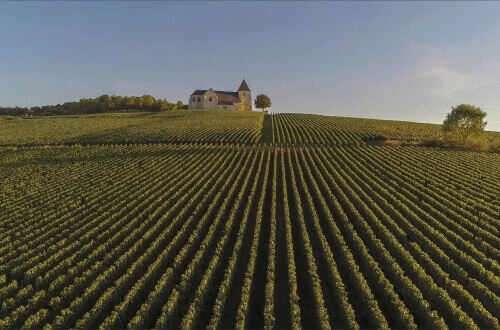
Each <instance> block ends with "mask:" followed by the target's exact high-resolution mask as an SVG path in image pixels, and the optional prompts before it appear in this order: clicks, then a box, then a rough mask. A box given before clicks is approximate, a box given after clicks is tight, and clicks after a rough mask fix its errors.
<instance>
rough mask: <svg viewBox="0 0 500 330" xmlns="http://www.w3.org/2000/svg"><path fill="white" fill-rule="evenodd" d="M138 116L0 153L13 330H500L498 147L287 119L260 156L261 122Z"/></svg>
mask: <svg viewBox="0 0 500 330" xmlns="http://www.w3.org/2000/svg"><path fill="white" fill-rule="evenodd" d="M134 115H135V116H132V114H127V115H110V116H109V117H106V116H102V115H98V116H88V117H86V118H83V117H81V118H77V117H57V118H42V119H38V118H37V119H33V120H21V119H19V120H16V121H17V122H19V123H18V124H20V123H24V122H37V121H38V120H44V121H40V122H42V123H44V124H45V125H47V126H49V127H50V128H51V129H47V130H43V134H41V135H38V136H37V138H39V139H46V140H47V139H48V137H50V139H53V140H52V141H61V140H64V139H68V140H74V141H77V140H78V139H77V138H78V135H77V134H75V135H70V134H72V132H70V131H68V132H65V131H63V132H62V133H60V136H59V137H58V138H59V139H61V140H57V138H56V137H55V136H53V135H51V133H50V131H51V130H53V129H55V127H58V126H50V125H51V123H50V121H57V120H59V119H61V120H63V122H64V123H65V124H66V125H71V124H69V122H70V121H69V118H72V119H73V120H74V121H75V122H76V123H77V124H78V125H79V126H86V125H83V124H82V123H85V120H88V122H89V123H90V125H93V126H95V127H97V128H95V131H84V132H83V133H85V134H83V135H84V136H86V135H88V136H91V137H88V136H87V137H86V139H87V140H84V139H82V140H79V141H87V142H90V141H93V142H94V143H84V142H81V143H79V144H74V145H73V144H72V145H68V146H66V145H64V144H54V145H41V146H36V145H32V146H28V145H21V144H19V145H18V147H16V148H9V149H7V148H5V149H3V150H2V153H1V157H0V180H1V182H2V184H1V185H0V302H1V306H0V328H22V327H25V328H47V329H48V328H92V329H94V328H96V329H97V328H106V329H108V328H112V329H115V328H116V329H121V328H153V327H158V328H165V327H168V328H210V329H218V328H267V329H271V328H302V327H304V328H349V329H351V328H352V329H356V328H403V329H415V328H432V329H434V328H438V329H440V328H485V329H498V328H500V324H499V321H500V320H499V318H498V315H500V264H499V263H498V260H500V227H499V226H498V221H499V220H500V204H499V199H498V191H500V172H499V167H498V164H499V163H500V155H499V154H494V153H474V152H469V151H456V150H449V149H448V150H445V149H438V148H417V147H398V148H391V147H370V146H367V145H366V144H364V139H363V138H364V137H366V136H371V135H368V132H371V133H370V134H373V135H372V136H376V134H377V125H375V124H374V122H371V121H365V120H362V121H360V124H359V125H360V126H362V128H358V130H355V129H356V127H355V124H354V120H353V119H345V118H344V119H341V118H334V119H332V118H324V117H319V116H306V115H302V116H301V115H276V116H275V115H273V116H271V117H272V118H271V119H272V122H271V125H269V126H268V127H267V129H269V130H272V132H273V134H272V136H271V137H270V138H269V141H267V142H268V144H266V145H257V144H244V143H242V142H241V141H246V139H249V138H250V139H253V140H252V141H254V142H255V143H256V141H258V137H259V134H261V133H260V132H261V127H260V126H259V125H260V124H262V121H263V120H262V114H252V113H240V112H234V113H231V114H229V113H227V112H223V111H221V112H209V111H207V112H204V111H201V112H200V111H194V112H190V111H185V112H184V111H176V112H173V113H169V114H134ZM226 116H229V117H226ZM224 118H226V119H224ZM227 118H230V120H229V119H227ZM321 118H324V120H321ZM108 119H109V121H108ZM99 121H102V122H105V125H103V126H102V127H99V126H98V122H99ZM158 121H160V122H161V124H160V125H158V126H155V125H156V124H155V123H156V122H158ZM111 122H118V123H121V124H122V125H123V127H122V130H120V127H119V124H116V126H110V125H112V124H111ZM169 123H170V124H169ZM2 124H5V123H2ZM78 125H75V126H72V128H73V130H77V127H78ZM334 125H337V126H334ZM401 125H403V126H404V127H407V128H409V129H411V128H415V127H417V128H418V126H412V125H409V124H407V123H406V124H401ZM405 125H406V126H405ZM106 126H107V128H106V129H105V127H106ZM162 126H163V127H166V128H165V130H167V131H170V133H172V132H174V133H175V134H177V135H175V134H174V133H172V134H173V135H165V136H164V139H163V140H162V139H159V140H158V141H160V142H157V141H156V140H153V139H152V138H151V137H152V136H155V134H158V133H159V132H160V130H159V127H162ZM203 126H205V128H206V127H207V126H208V128H207V129H206V130H204V129H203ZM332 126H333V127H332ZM381 126H383V127H379V131H378V132H381V131H385V132H387V133H391V132H393V133H391V134H401V133H400V132H399V133H398V132H397V129H394V130H391V129H390V128H389V126H390V125H385V124H383V125H382V124H381ZM403 126H401V127H403ZM5 127H10V126H5ZM37 127H43V125H41V126H23V128H24V129H26V128H30V130H29V132H32V134H35V133H36V130H37V129H36V128H37ZM111 127H112V128H111ZM186 127H187V128H186ZM148 128H149V129H150V131H148ZM85 129H86V128H83V127H82V130H85ZM156 130H158V131H156ZM114 131H120V132H127V131H128V133H123V134H124V135H123V136H119V135H115V137H114V138H116V137H117V136H119V137H120V139H123V140H120V139H118V138H117V139H116V140H113V139H111V138H110V139H106V138H105V136H106V132H107V134H110V135H112V133H113V132H114ZM11 132H16V133H15V134H18V135H19V136H24V138H26V136H27V135H26V134H27V133H25V132H24V131H21V130H19V131H11ZM91 132H93V134H91ZM148 132H149V133H148ZM80 133H82V132H80ZM23 134H25V135H23ZM126 134H129V135H126ZM165 134H166V133H165ZM278 134H279V135H278ZM364 134H366V135H364ZM421 134H426V133H421ZM68 135H69V137H68ZM181 135H184V136H185V138H186V140H185V141H179V140H176V138H177V137H179V136H181ZM19 136H17V139H18V140H15V139H14V140H15V141H21V140H20V137H19ZM125 137H126V138H127V139H128V141H130V142H129V143H118V142H116V141H125ZM3 138H5V137H3ZM169 139H171V140H169ZM96 141H97V142H99V141H102V143H95V142H96ZM110 141H111V142H110ZM271 141H275V142H274V143H271ZM276 141H278V142H276ZM333 143H336V144H335V145H333Z"/></svg>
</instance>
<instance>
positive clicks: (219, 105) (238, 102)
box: [188, 79, 252, 111]
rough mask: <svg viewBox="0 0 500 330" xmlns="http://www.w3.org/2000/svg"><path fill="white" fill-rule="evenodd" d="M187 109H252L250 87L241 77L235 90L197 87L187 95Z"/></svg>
mask: <svg viewBox="0 0 500 330" xmlns="http://www.w3.org/2000/svg"><path fill="white" fill-rule="evenodd" d="M188 109H192V110H226V109H227V110H243V111H252V96H251V94H250V88H248V85H247V83H246V81H245V79H243V81H242V82H241V84H240V87H239V88H238V90H237V91H236V92H226V91H214V90H213V89H212V88H209V89H197V90H195V91H194V93H193V94H191V96H190V97H189V104H188Z"/></svg>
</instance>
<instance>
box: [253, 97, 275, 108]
mask: <svg viewBox="0 0 500 330" xmlns="http://www.w3.org/2000/svg"><path fill="white" fill-rule="evenodd" d="M254 105H255V107H256V108H257V109H262V111H265V110H266V109H267V108H270V107H271V99H270V98H269V96H267V95H265V94H259V95H257V97H256V98H255V101H254Z"/></svg>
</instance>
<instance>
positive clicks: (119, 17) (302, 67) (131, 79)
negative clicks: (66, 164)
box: [0, 1, 500, 131]
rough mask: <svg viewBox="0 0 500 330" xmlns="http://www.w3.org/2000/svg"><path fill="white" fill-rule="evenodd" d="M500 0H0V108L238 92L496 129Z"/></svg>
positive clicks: (288, 106) (311, 109) (354, 112)
mask: <svg viewBox="0 0 500 330" xmlns="http://www.w3.org/2000/svg"><path fill="white" fill-rule="evenodd" d="M498 13H500V2H448V1H442V2H430V1H425V2H419V1H411V2H396V1H388V2H381V1H366V2H364V1H361V2H340V1H332V2H328V1H319V2H298V1H290V2H286V1H276V2H264V1H248V2H243V1H242V2H236V1H235V2H230V1H219V2H194V1H192V2H166V1H152V2H132V1H123V2H121V1H109V2H98V1H89V2H70V1H68V2H62V1H55V2H35V1H33V2H0V45H1V46H0V105H2V106H15V105H18V106H34V105H45V104H57V103H63V102H66V101H75V100H79V99H80V98H84V97H97V96H99V95H102V94H115V95H143V94H150V95H153V96H155V97H156V98H166V99H167V100H169V101H172V102H176V101H177V100H182V101H183V102H187V100H188V97H189V94H191V93H192V92H193V91H194V90H195V89H207V88H209V87H212V88H214V89H219V90H236V89H237V87H238V86H239V84H240V82H241V79H242V76H243V70H244V75H245V80H246V81H247V82H248V85H249V86H250V89H251V90H252V93H253V94H254V95H257V94H258V93H264V94H267V95H268V96H269V97H270V98H271V100H272V102H273V107H272V109H271V111H272V112H301V113H318V114H324V115H338V116H350V117H368V118H380V119H396V120H408V121H418V122H433V123H440V122H442V121H443V120H444V118H445V116H446V113H447V112H449V111H450V108H451V106H455V105H458V104H461V103H470V104H474V105H477V106H479V107H481V108H482V109H484V110H485V111H486V112H487V113H488V117H487V120H488V121H489V125H488V127H487V129H490V130H497V131H500V20H498Z"/></svg>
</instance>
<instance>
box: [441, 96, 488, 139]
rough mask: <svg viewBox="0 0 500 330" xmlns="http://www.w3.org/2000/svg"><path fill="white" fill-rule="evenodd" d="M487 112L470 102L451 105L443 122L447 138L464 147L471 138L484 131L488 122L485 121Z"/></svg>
mask: <svg viewBox="0 0 500 330" xmlns="http://www.w3.org/2000/svg"><path fill="white" fill-rule="evenodd" d="M485 117H486V112H484V111H483V110H481V108H479V107H476V106H474V105H470V104H460V105H457V106H456V107H451V112H450V113H448V114H447V115H446V119H445V120H444V122H443V127H442V129H443V133H444V137H445V140H446V141H448V142H451V143H459V144H460V146H461V147H462V148H465V147H466V146H467V141H468V140H469V138H471V137H474V136H479V135H480V134H481V133H483V132H484V128H485V127H486V124H487V122H486V121H484V118H485Z"/></svg>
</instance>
